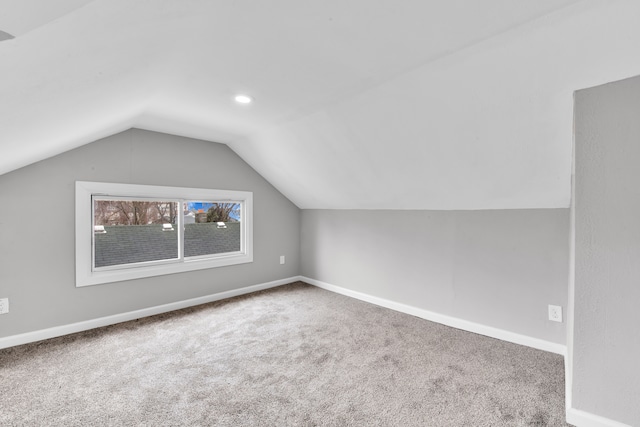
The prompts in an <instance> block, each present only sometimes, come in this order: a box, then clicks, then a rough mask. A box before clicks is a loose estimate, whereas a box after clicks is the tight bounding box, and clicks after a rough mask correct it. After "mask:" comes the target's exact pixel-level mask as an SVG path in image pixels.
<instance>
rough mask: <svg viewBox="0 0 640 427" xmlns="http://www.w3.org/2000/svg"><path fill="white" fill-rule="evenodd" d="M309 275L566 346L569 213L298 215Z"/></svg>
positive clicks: (329, 212)
mask: <svg viewBox="0 0 640 427" xmlns="http://www.w3.org/2000/svg"><path fill="white" fill-rule="evenodd" d="M301 233H302V234H301V238H302V258H301V263H302V264H301V270H302V274H303V275H304V276H307V277H310V278H312V279H316V280H320V281H323V282H327V283H330V284H333V285H336V286H341V287H344V288H347V289H350V290H354V291H358V292H362V293H365V294H369V295H372V296H376V297H380V298H385V299H388V300H391V301H395V302H399V303H403V304H407V305H411V306H414V307H418V308H421V309H424V310H429V311H433V312H436V313H440V314H444V315H448V316H452V317H456V318H459V319H464V320H469V321H473V322H477V323H480V324H482V325H487V326H492V327H496V328H500V329H503V330H507V331H511V332H515V333H519V334H522V335H527V336H530V337H534V338H539V339H543V340H546V341H550V342H553V343H559V344H565V340H566V330H565V324H564V323H553V322H549V321H548V320H547V305H548V304H555V305H561V306H566V302H567V278H568V246H569V210H568V209H536V210H499V211H362V210H356V211H333V210H303V211H302V231H301Z"/></svg>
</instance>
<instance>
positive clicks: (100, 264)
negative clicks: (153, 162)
mask: <svg viewBox="0 0 640 427" xmlns="http://www.w3.org/2000/svg"><path fill="white" fill-rule="evenodd" d="M252 205H253V195H252V193H250V192H246V191H227V190H209V189H198V188H180V187H158V186H149V185H130V184H109V183H97V182H81V181H79V182H76V286H88V285H97V284H100V283H108V282H117V281H122V280H130V279H136V278H142V277H150V276H157V275H162V274H171V273H179V272H184V271H191V270H199V269H203V268H213V267H222V266H226V265H235V264H241V263H248V262H252V261H253V247H252V246H253V245H252V242H253V236H252V230H253V228H252V215H253V214H252Z"/></svg>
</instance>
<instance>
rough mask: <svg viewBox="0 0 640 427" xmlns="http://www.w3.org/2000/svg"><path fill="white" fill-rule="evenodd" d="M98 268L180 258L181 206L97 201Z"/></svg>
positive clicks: (95, 248) (96, 248)
mask: <svg viewBox="0 0 640 427" xmlns="http://www.w3.org/2000/svg"><path fill="white" fill-rule="evenodd" d="M93 213H94V215H93V225H94V232H93V235H94V237H93V239H94V267H108V266H112V265H123V264H134V263H140V262H149V261H160V260H171V259H177V258H178V247H179V244H178V231H177V230H178V227H177V222H176V220H177V214H178V203H177V202H174V201H158V200H131V199H122V200H117V199H109V200H100V199H98V198H94V200H93Z"/></svg>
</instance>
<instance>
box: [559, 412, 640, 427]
mask: <svg viewBox="0 0 640 427" xmlns="http://www.w3.org/2000/svg"><path fill="white" fill-rule="evenodd" d="M567 422H568V423H569V424H573V425H574V426H576V427H631V426H630V425H627V424H623V423H620V422H618V421H613V420H610V419H609V418H604V417H601V416H599V415H594V414H591V413H589V412H585V411H581V410H579V409H575V408H569V409H567Z"/></svg>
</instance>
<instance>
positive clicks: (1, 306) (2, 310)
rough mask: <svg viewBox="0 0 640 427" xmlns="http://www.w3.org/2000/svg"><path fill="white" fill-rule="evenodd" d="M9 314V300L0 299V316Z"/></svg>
mask: <svg viewBox="0 0 640 427" xmlns="http://www.w3.org/2000/svg"><path fill="white" fill-rule="evenodd" d="M8 312H9V298H0V314H7V313H8Z"/></svg>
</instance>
